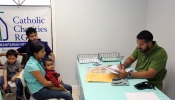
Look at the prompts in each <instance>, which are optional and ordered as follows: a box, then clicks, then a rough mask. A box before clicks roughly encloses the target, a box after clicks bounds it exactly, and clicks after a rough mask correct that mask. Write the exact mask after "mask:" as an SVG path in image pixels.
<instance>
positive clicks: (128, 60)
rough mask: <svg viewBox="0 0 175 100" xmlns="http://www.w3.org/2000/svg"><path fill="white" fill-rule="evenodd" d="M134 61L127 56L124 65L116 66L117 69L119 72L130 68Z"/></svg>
mask: <svg viewBox="0 0 175 100" xmlns="http://www.w3.org/2000/svg"><path fill="white" fill-rule="evenodd" d="M135 60H136V59H135V58H134V57H132V56H129V57H128V58H127V59H126V60H125V61H124V63H123V64H122V65H121V64H119V65H117V67H118V68H119V69H120V70H121V69H125V68H127V67H128V66H130V65H131V64H132V63H133V62H134V61H135Z"/></svg>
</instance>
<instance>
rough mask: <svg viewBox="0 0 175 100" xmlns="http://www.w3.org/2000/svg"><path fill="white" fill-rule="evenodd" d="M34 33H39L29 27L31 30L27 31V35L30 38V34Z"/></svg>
mask: <svg viewBox="0 0 175 100" xmlns="http://www.w3.org/2000/svg"><path fill="white" fill-rule="evenodd" d="M32 33H37V31H36V29H35V28H33V27H29V28H27V29H26V35H27V36H29V34H32Z"/></svg>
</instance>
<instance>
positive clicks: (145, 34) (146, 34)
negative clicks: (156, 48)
mask: <svg viewBox="0 0 175 100" xmlns="http://www.w3.org/2000/svg"><path fill="white" fill-rule="evenodd" d="M137 39H139V40H142V39H143V40H145V42H150V41H153V35H152V33H151V32H149V31H147V30H143V31H141V32H140V33H139V34H138V35H137Z"/></svg>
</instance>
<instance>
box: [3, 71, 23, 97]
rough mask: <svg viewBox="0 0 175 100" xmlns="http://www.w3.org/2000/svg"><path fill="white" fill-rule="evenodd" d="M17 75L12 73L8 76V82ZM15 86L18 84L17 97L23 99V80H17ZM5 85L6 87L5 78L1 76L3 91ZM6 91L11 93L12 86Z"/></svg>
mask: <svg viewBox="0 0 175 100" xmlns="http://www.w3.org/2000/svg"><path fill="white" fill-rule="evenodd" d="M15 74H16V73H12V74H9V75H7V81H10V80H11V78H12V77H13V76H14V75H15ZM15 84H16V88H17V89H16V97H22V95H23V86H22V83H21V80H20V79H19V78H16V79H15ZM3 85H4V77H3V76H1V77H0V87H1V88H2V89H3ZM5 91H10V85H9V84H8V86H7V89H6V90H5Z"/></svg>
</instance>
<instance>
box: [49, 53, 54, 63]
mask: <svg viewBox="0 0 175 100" xmlns="http://www.w3.org/2000/svg"><path fill="white" fill-rule="evenodd" d="M50 57H51V59H52V60H53V61H54V60H55V55H54V54H53V52H51V53H50Z"/></svg>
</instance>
